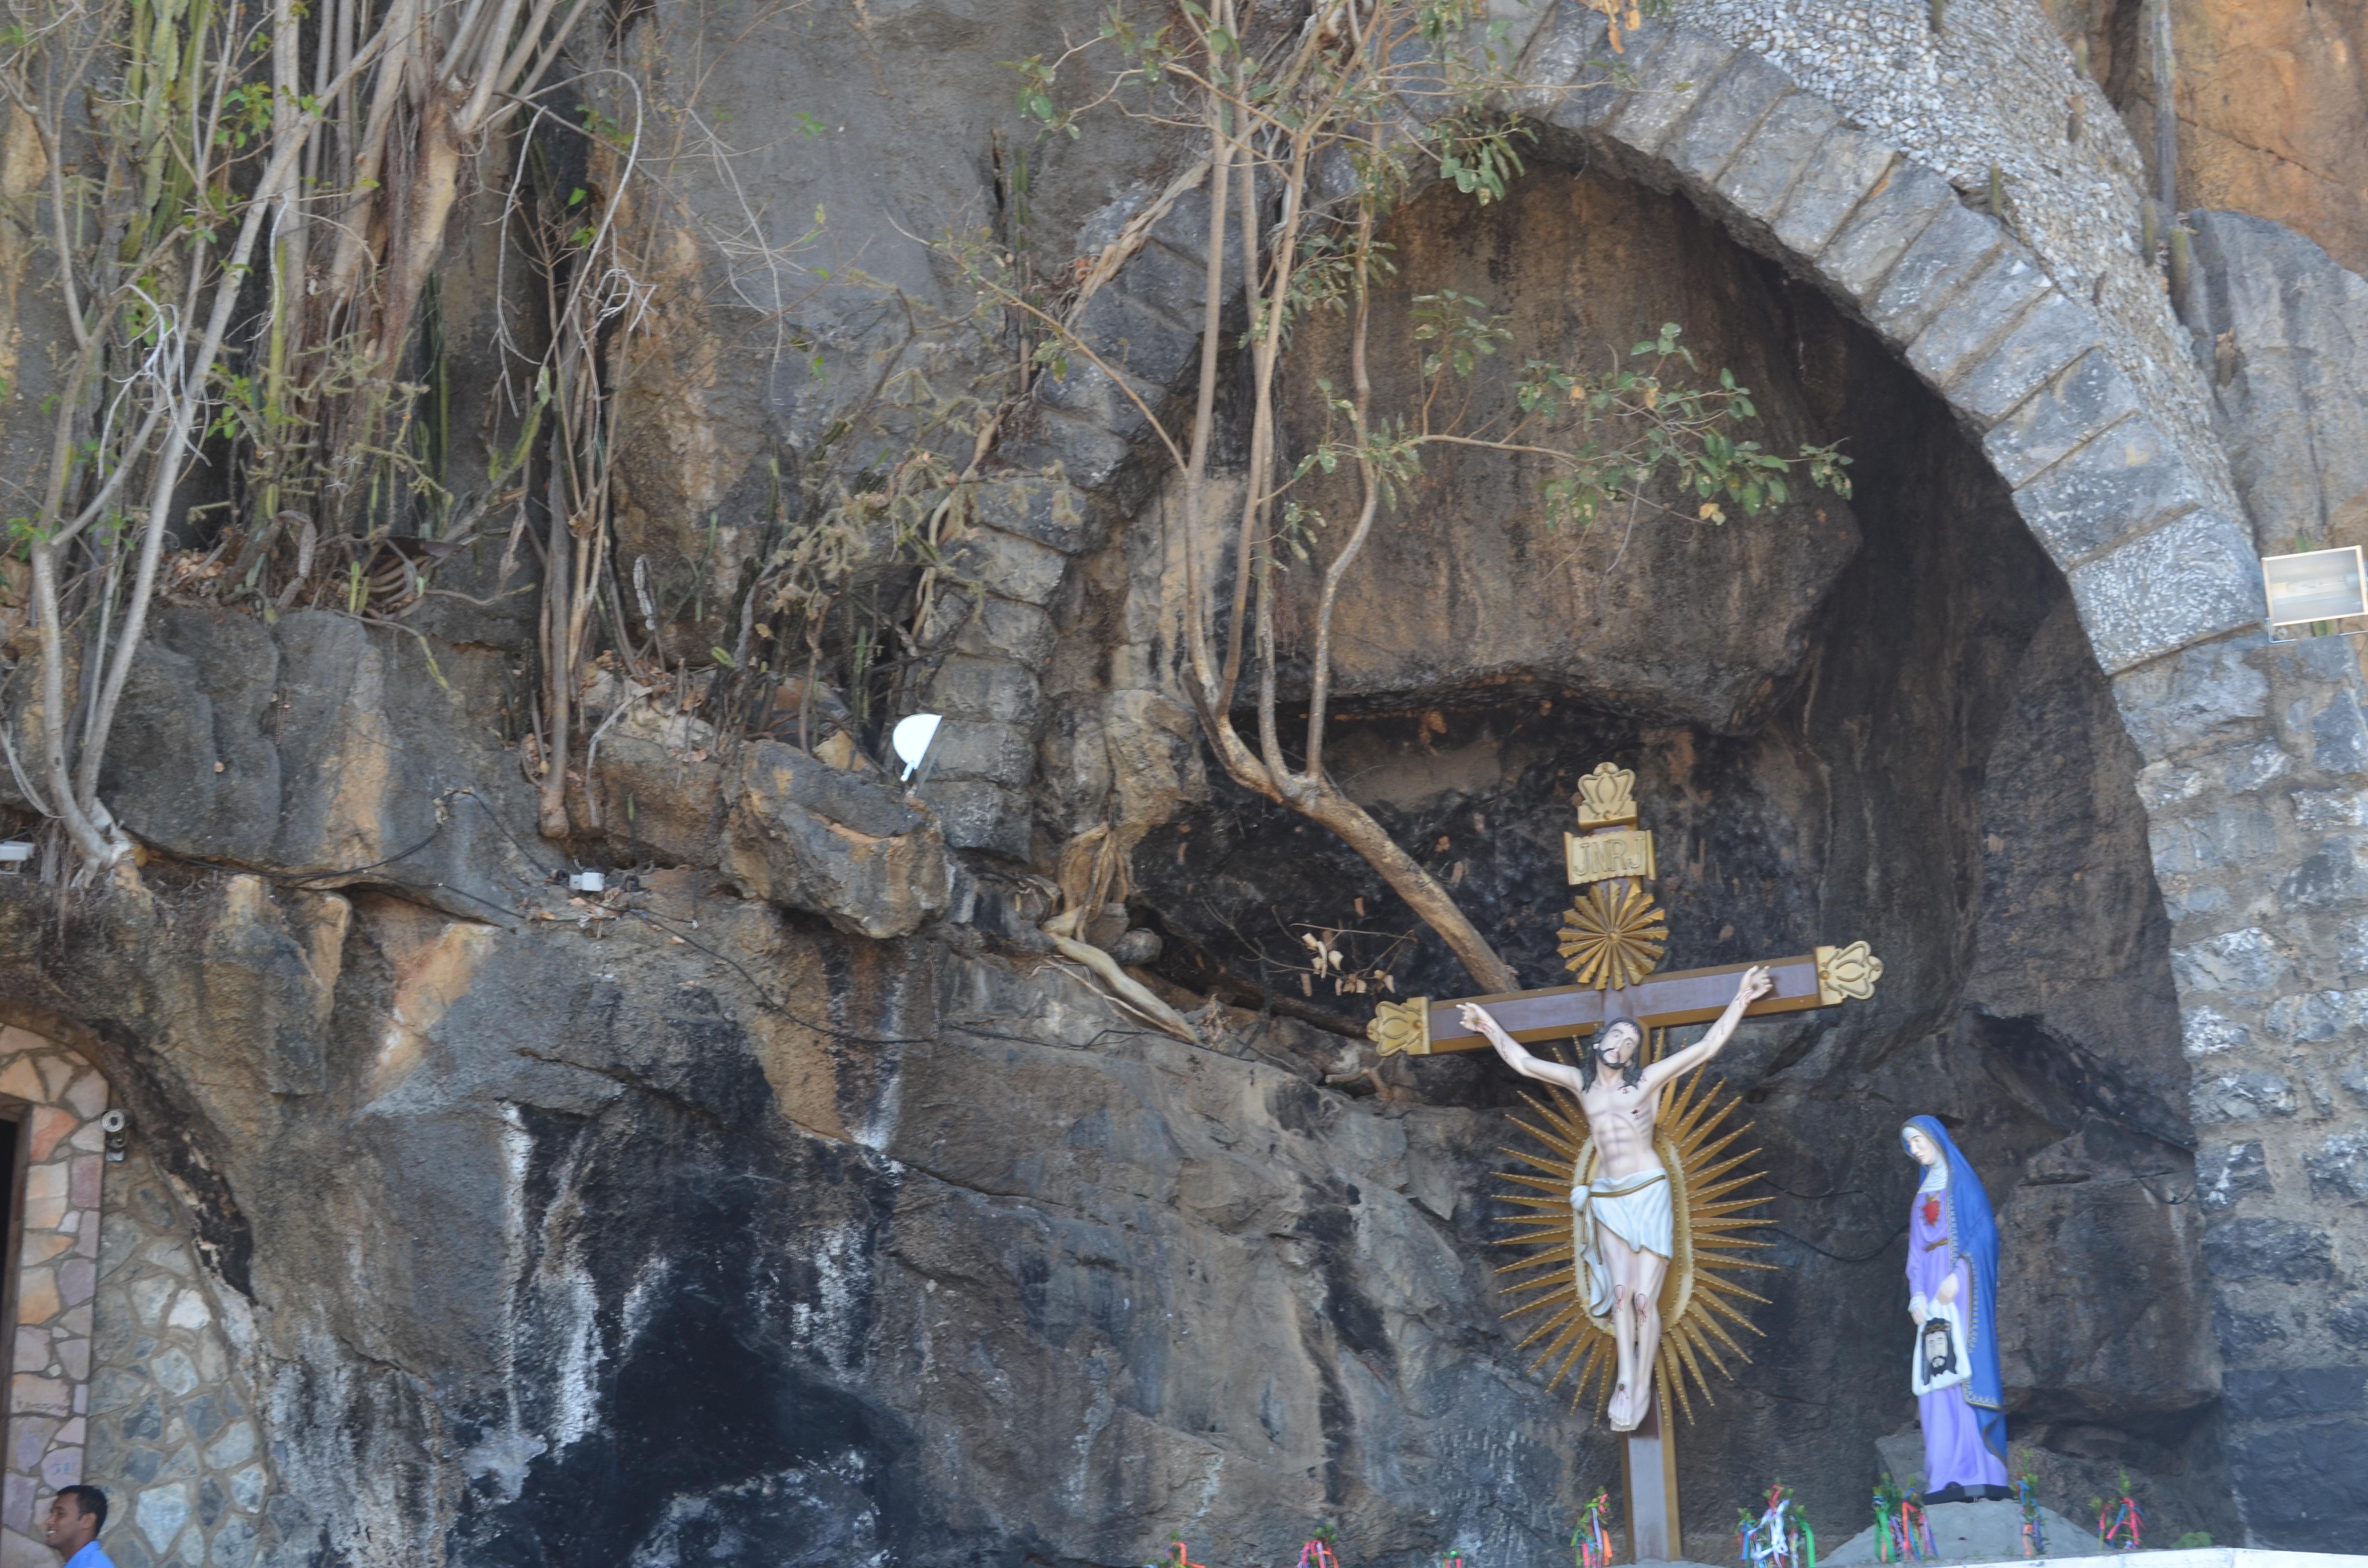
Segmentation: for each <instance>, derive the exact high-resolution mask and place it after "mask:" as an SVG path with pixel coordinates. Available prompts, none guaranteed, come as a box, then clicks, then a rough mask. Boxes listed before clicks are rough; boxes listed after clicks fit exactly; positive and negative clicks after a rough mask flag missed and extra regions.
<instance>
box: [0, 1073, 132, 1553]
mask: <svg viewBox="0 0 2368 1568" xmlns="http://www.w3.org/2000/svg"><path fill="white" fill-rule="evenodd" d="M0 1096H7V1097H8V1098H10V1099H12V1100H16V1101H18V1102H20V1103H21V1104H23V1105H24V1106H25V1107H26V1108H27V1109H26V1112H25V1119H24V1122H23V1125H22V1127H21V1129H20V1131H19V1132H18V1136H20V1137H22V1138H24V1139H26V1140H27V1141H28V1145H27V1148H26V1150H25V1158H26V1165H25V1221H24V1240H23V1242H22V1243H21V1244H20V1245H19V1247H18V1251H17V1302H16V1308H17V1310H16V1326H15V1335H14V1338H13V1342H12V1345H11V1347H10V1360H9V1378H8V1437H7V1454H6V1469H5V1474H0V1568H49V1565H50V1564H51V1563H52V1562H55V1561H56V1553H54V1552H52V1551H50V1549H49V1547H48V1546H47V1545H46V1544H44V1543H43V1542H42V1541H41V1540H40V1534H39V1525H38V1513H39V1510H40V1509H41V1508H43V1507H46V1506H48V1502H49V1498H50V1494H52V1493H54V1492H55V1491H56V1490H57V1489H58V1488H59V1487H61V1486H71V1485H73V1484H74V1483H75V1482H77V1481H81V1480H83V1479H84V1478H85V1470H84V1463H83V1457H84V1444H85V1432H86V1426H85V1416H86V1415H87V1412H88V1409H89V1400H90V1388H89V1381H90V1370H91V1334H92V1321H91V1320H92V1307H91V1292H92V1287H93V1283H94V1280H95V1277H96V1275H97V1269H98V1252H99V1196H100V1171H101V1168H102V1166H103V1165H104V1163H105V1158H106V1156H105V1147H106V1142H105V1140H106V1134H105V1132H104V1131H102V1130H101V1129H100V1127H99V1124H98V1119H99V1118H100V1117H101V1116H103V1115H105V1114H106V1112H107V1102H108V1090H107V1080H106V1079H105V1078H103V1077H101V1076H100V1075H99V1074H98V1073H97V1070H96V1069H94V1068H93V1067H92V1066H91V1065H90V1063H89V1062H85V1060H83V1058H82V1057H81V1056H80V1055H79V1054H77V1053H76V1052H74V1051H69V1050H67V1049H66V1048H65V1047H63V1046H61V1045H57V1044H54V1043H52V1042H51V1041H50V1040H44V1039H42V1038H41V1037H40V1036H39V1035H36V1034H29V1033H28V1032H27V1031H25V1030H23V1029H20V1028H0Z"/></svg>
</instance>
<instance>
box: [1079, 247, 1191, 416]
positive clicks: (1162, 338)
mask: <svg viewBox="0 0 2368 1568" xmlns="http://www.w3.org/2000/svg"><path fill="white" fill-rule="evenodd" d="M1133 279H1134V269H1133V267H1124V268H1121V270H1120V272H1119V275H1118V276H1117V277H1116V278H1112V279H1111V280H1110V282H1108V283H1106V284H1104V285H1103V286H1102V287H1101V288H1099V289H1098V290H1095V292H1094V295H1093V297H1092V298H1091V299H1089V300H1087V301H1086V303H1085V307H1084V309H1082V310H1080V311H1078V312H1077V314H1076V320H1074V321H1072V322H1071V323H1070V326H1071V328H1072V329H1073V330H1075V331H1076V335H1078V336H1079V337H1080V338H1082V339H1084V340H1085V341H1086V342H1087V343H1088V344H1091V345H1092V346H1093V350H1094V352H1095V353H1096V354H1097V355H1099V356H1100V357H1101V358H1102V360H1103V361H1104V362H1105V363H1107V364H1110V365H1112V366H1114V367H1116V368H1117V369H1120V370H1121V371H1122V372H1124V373H1125V374H1127V375H1129V376H1132V377H1133V378H1135V380H1136V381H1137V382H1138V383H1139V387H1138V390H1140V388H1142V387H1151V388H1157V389H1161V390H1162V391H1165V390H1166V389H1167V388H1168V387H1170V386H1173V385H1174V384H1175V383H1176V381H1178V379H1179V378H1180V377H1181V376H1182V375H1183V374H1184V372H1185V370H1186V369H1188V368H1190V367H1192V366H1195V365H1197V364H1198V363H1199V362H1200V356H1199V355H1198V354H1197V353H1195V352H1194V351H1195V350H1196V349H1198V348H1199V347H1200V346H1201V334H1200V332H1199V330H1198V328H1199V323H1198V322H1197V321H1192V320H1188V321H1176V320H1172V319H1170V318H1169V316H1168V315H1167V312H1165V311H1163V310H1162V309H1160V308H1159V301H1158V300H1157V299H1156V297H1155V296H1154V295H1153V294H1152V293H1151V292H1150V290H1148V289H1147V288H1146V290H1144V292H1143V293H1142V294H1140V295H1138V294H1137V292H1136V291H1135V290H1134V289H1133V287H1132V284H1133ZM1149 281H1150V279H1149V278H1147V277H1146V278H1144V282H1145V284H1146V285H1147V284H1148V283H1149ZM1151 403H1152V406H1153V407H1154V408H1156V407H1158V406H1159V403H1158V400H1157V399H1156V398H1154V399H1152V400H1151Z"/></svg>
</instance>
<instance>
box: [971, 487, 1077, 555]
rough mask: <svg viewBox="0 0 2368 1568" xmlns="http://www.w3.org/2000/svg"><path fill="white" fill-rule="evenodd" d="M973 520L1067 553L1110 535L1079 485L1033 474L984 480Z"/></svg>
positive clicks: (975, 496) (976, 491) (974, 492)
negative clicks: (1078, 487)
mask: <svg viewBox="0 0 2368 1568" xmlns="http://www.w3.org/2000/svg"><path fill="white" fill-rule="evenodd" d="M971 517H972V519H973V521H975V522H977V523H979V524H981V525H983V526H985V527H986V528H995V529H996V530H998V531H1000V532H1003V533H1008V534H1018V535H1019V537H1020V538H1022V539H1030V540H1035V541H1036V542H1037V543H1038V544H1042V545H1046V546H1049V547H1050V548H1052V549H1053V550H1057V551H1060V552H1061V553H1062V554H1064V555H1076V554H1079V553H1081V552H1082V551H1087V550H1091V549H1094V548H1095V547H1097V546H1098V545H1099V544H1100V543H1101V542H1102V539H1103V537H1104V535H1105V534H1106V533H1107V531H1108V530H1107V529H1106V528H1103V527H1102V526H1101V523H1100V517H1099V514H1098V513H1097V512H1096V511H1095V510H1094V507H1093V505H1092V502H1091V500H1090V499H1089V498H1088V497H1087V496H1086V495H1085V494H1083V493H1081V492H1080V491H1078V490H1077V489H1076V487H1075V486H1073V485H1068V484H1064V483H1061V481H1059V480H1057V479H1045V478H1042V477H1040V476H1037V475H1032V474H1014V475H1007V476H1002V477H998V478H995V479H990V480H985V481H983V482H981V483H979V484H978V485H977V486H976V487H974V488H973V490H972V492H971Z"/></svg>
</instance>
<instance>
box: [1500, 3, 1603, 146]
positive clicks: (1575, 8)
mask: <svg viewBox="0 0 2368 1568" xmlns="http://www.w3.org/2000/svg"><path fill="white" fill-rule="evenodd" d="M1610 35H1611V23H1610V21H1609V20H1608V19H1606V18H1605V17H1604V15H1603V14H1602V13H1601V12H1600V11H1598V10H1596V9H1595V8H1594V7H1592V6H1582V5H1579V4H1578V3H1577V0H1554V4H1553V5H1552V6H1549V7H1548V8H1547V11H1546V17H1545V20H1544V21H1543V23H1542V24H1541V25H1540V26H1539V28H1538V30H1537V31H1536V32H1534V33H1531V35H1530V42H1529V47H1528V48H1527V49H1526V50H1525V51H1523V53H1522V56H1521V65H1520V72H1519V73H1518V74H1519V75H1520V79H1521V80H1522V81H1524V82H1533V83H1535V84H1537V85H1535V86H1534V87H1531V89H1529V90H1528V91H1526V92H1520V93H1515V94H1513V95H1511V98H1512V101H1511V104H1510V106H1509V107H1510V108H1513V109H1514V110H1515V111H1516V112H1518V113H1520V114H1526V115H1529V116H1531V117H1532V118H1534V119H1546V120H1550V121H1551V119H1552V117H1553V115H1554V112H1555V111H1556V110H1558V109H1560V108H1563V107H1564V106H1565V104H1569V103H1571V102H1572V101H1573V100H1574V99H1576V98H1582V97H1593V98H1595V99H1596V100H1598V101H1599V103H1600V105H1601V107H1602V108H1604V109H1606V110H1608V109H1609V108H1611V97H1612V96H1613V94H1612V89H1611V86H1610V85H1609V83H1610V80H1611V75H1610V73H1609V71H1607V70H1606V69H1605V68H1604V66H1603V65H1602V64H1601V63H1600V61H1599V59H1598V56H1599V55H1600V54H1608V53H1610V52H1611V51H1610V49H1609V48H1608V47H1607V44H1606V40H1608V38H1609V37H1610Z"/></svg>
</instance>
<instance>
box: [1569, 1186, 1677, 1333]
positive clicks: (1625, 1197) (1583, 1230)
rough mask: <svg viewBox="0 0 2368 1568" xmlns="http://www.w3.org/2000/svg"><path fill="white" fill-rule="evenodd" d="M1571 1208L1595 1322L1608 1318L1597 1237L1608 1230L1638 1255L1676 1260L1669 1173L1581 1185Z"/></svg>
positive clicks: (1605, 1274) (1607, 1283)
mask: <svg viewBox="0 0 2368 1568" xmlns="http://www.w3.org/2000/svg"><path fill="white" fill-rule="evenodd" d="M1570 1207H1571V1217H1572V1219H1573V1221H1575V1223H1574V1225H1573V1227H1572V1228H1573V1229H1574V1230H1575V1231H1576V1232H1577V1242H1578V1266H1579V1267H1580V1269H1581V1270H1583V1271H1584V1278H1583V1280H1582V1283H1583V1284H1584V1285H1585V1287H1586V1295H1587V1310H1588V1312H1592V1313H1593V1314H1594V1315H1595V1316H1597V1317H1599V1318H1603V1317H1610V1316H1611V1267H1610V1266H1609V1265H1608V1264H1607V1263H1606V1262H1605V1261H1604V1256H1603V1237H1602V1234H1601V1233H1602V1232H1603V1231H1610V1232H1611V1233H1612V1234H1613V1235H1615V1236H1618V1237H1619V1238H1620V1239H1621V1240H1622V1241H1623V1242H1626V1243H1627V1244H1628V1245H1629V1246H1630V1248H1632V1249H1633V1250H1634V1251H1636V1252H1650V1253H1658V1254H1659V1255H1660V1256H1663V1257H1669V1256H1674V1252H1675V1247H1676V1239H1675V1236H1676V1221H1675V1219H1674V1217H1673V1216H1672V1215H1671V1213H1670V1211H1669V1173H1668V1172H1667V1171H1664V1170H1650V1171H1638V1172H1636V1173H1635V1174H1634V1175H1633V1176H1607V1177H1605V1178H1603V1179H1601V1180H1600V1181H1595V1182H1590V1183H1583V1184H1581V1185H1580V1186H1577V1187H1572V1188H1571V1189H1570Z"/></svg>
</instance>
